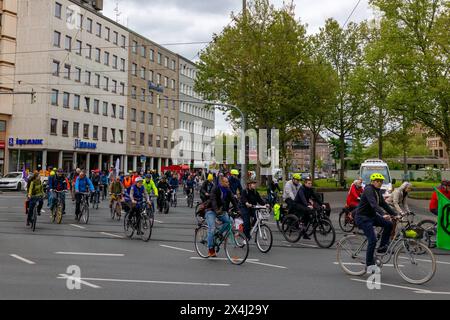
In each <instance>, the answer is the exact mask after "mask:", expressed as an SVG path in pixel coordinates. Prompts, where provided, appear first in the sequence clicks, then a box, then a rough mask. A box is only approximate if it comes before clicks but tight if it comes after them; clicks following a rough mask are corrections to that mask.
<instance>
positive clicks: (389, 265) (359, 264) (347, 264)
mask: <svg viewBox="0 0 450 320" xmlns="http://www.w3.org/2000/svg"><path fill="white" fill-rule="evenodd" d="M333 264H339V262H333ZM343 265H346V266H361V263H358V262H344V263H343ZM398 266H399V267H402V268H403V267H404V265H403V264H399V265H398ZM383 267H394V265H393V264H390V263H388V264H383Z"/></svg>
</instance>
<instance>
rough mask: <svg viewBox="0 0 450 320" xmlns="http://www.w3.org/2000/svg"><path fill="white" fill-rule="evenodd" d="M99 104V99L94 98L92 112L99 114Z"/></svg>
mask: <svg viewBox="0 0 450 320" xmlns="http://www.w3.org/2000/svg"><path fill="white" fill-rule="evenodd" d="M99 106H100V101H99V100H97V99H95V100H94V114H99V113H100V111H99Z"/></svg>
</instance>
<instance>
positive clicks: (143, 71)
mask: <svg viewBox="0 0 450 320" xmlns="http://www.w3.org/2000/svg"><path fill="white" fill-rule="evenodd" d="M146 71H147V70H146V69H145V68H144V67H141V79H144V80H145V72H146Z"/></svg>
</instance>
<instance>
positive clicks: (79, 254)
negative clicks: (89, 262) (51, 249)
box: [55, 251, 124, 257]
mask: <svg viewBox="0 0 450 320" xmlns="http://www.w3.org/2000/svg"><path fill="white" fill-rule="evenodd" d="M55 254H65V255H78V256H106V257H123V256H124V254H122V253H91V252H61V251H59V252H55Z"/></svg>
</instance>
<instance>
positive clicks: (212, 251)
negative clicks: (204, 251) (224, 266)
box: [208, 249, 217, 258]
mask: <svg viewBox="0 0 450 320" xmlns="http://www.w3.org/2000/svg"><path fill="white" fill-rule="evenodd" d="M215 257H217V255H216V251H215V250H214V249H209V250H208V258H215Z"/></svg>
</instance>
